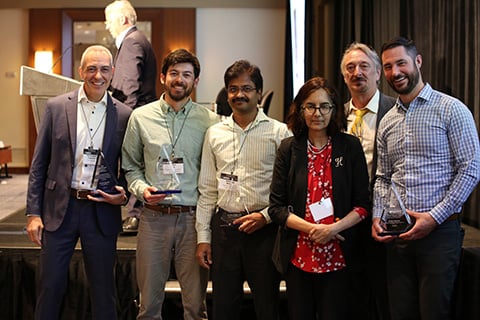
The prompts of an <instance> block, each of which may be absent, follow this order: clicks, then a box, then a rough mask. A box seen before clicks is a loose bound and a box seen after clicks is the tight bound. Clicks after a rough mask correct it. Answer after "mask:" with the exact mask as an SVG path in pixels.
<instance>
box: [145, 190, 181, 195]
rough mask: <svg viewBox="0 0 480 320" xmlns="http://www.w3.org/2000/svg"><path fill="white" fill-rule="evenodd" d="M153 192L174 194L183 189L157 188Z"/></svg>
mask: <svg viewBox="0 0 480 320" xmlns="http://www.w3.org/2000/svg"><path fill="white" fill-rule="evenodd" d="M150 193H151V194H174V193H182V190H181V189H172V190H157V191H152V192H150Z"/></svg>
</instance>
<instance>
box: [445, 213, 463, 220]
mask: <svg viewBox="0 0 480 320" xmlns="http://www.w3.org/2000/svg"><path fill="white" fill-rule="evenodd" d="M454 220H460V213H454V214H452V215H451V216H450V217H448V218H447V219H445V221H454Z"/></svg>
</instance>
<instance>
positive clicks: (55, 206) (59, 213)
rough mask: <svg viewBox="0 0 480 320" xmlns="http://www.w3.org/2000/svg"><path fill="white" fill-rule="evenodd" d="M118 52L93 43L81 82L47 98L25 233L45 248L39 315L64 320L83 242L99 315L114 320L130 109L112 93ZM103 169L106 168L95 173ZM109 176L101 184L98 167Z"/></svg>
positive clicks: (33, 166)
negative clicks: (72, 269) (75, 257)
mask: <svg viewBox="0 0 480 320" xmlns="http://www.w3.org/2000/svg"><path fill="white" fill-rule="evenodd" d="M112 60H113V59H112V54H111V53H110V51H108V49H107V48H105V47H103V46H91V47H88V48H87V49H86V50H85V52H84V53H83V55H82V59H81V62H80V68H79V73H80V77H81V78H82V79H83V81H84V83H83V85H82V86H81V87H80V88H79V89H78V90H75V91H73V92H69V93H67V94H63V95H60V96H58V97H55V98H52V99H50V100H49V101H48V102H47V105H46V110H45V115H44V116H43V119H42V123H41V126H40V130H39V132H38V137H37V141H36V145H35V152H34V155H33V160H32V164H31V167H30V174H29V181H28V193H27V209H26V214H27V216H28V222H27V232H28V236H29V238H30V240H31V241H33V242H34V243H36V244H38V245H39V246H41V253H40V261H39V265H40V267H39V288H38V296H37V303H36V308H35V319H49V320H50V319H59V318H60V311H61V310H60V309H61V305H62V300H63V296H64V295H65V292H66V289H67V279H68V277H67V273H68V267H69V264H70V259H71V257H72V254H73V252H74V249H75V246H76V244H77V241H78V239H79V238H80V240H81V245H82V252H83V257H84V264H85V271H86V275H87V279H88V281H89V283H90V287H91V305H92V313H93V319H116V318H117V315H116V299H115V279H114V263H115V257H116V242H117V235H118V233H119V232H120V230H121V209H120V205H122V204H125V202H126V200H127V196H126V194H125V189H124V187H122V186H120V185H118V184H119V183H118V181H119V179H120V176H119V175H118V172H119V170H120V166H119V163H120V159H121V157H120V156H121V146H122V141H123V136H124V134H125V129H126V126H127V122H128V118H129V116H130V113H131V109H130V108H128V107H127V106H125V105H124V104H122V103H120V102H119V101H117V100H116V99H112V98H111V97H110V95H109V94H108V93H107V88H108V86H109V84H110V81H111V79H112V74H113V66H112V64H113V61H112ZM98 168H101V170H97V169H98ZM98 171H100V173H102V175H103V176H104V177H103V178H101V179H100V180H99V181H98V188H97V184H96V183H94V181H96V174H95V173H96V172H98Z"/></svg>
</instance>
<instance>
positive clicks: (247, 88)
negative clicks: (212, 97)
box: [227, 86, 257, 94]
mask: <svg viewBox="0 0 480 320" xmlns="http://www.w3.org/2000/svg"><path fill="white" fill-rule="evenodd" d="M255 90H257V88H255V87H252V86H241V87H228V89H227V91H228V93H231V94H237V93H238V92H240V91H242V92H244V93H250V92H252V91H255Z"/></svg>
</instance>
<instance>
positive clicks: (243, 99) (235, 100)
mask: <svg viewBox="0 0 480 320" xmlns="http://www.w3.org/2000/svg"><path fill="white" fill-rule="evenodd" d="M232 101H233V102H238V101H243V102H248V101H250V100H249V99H248V98H246V97H238V98H234V99H233V100H232Z"/></svg>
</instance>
